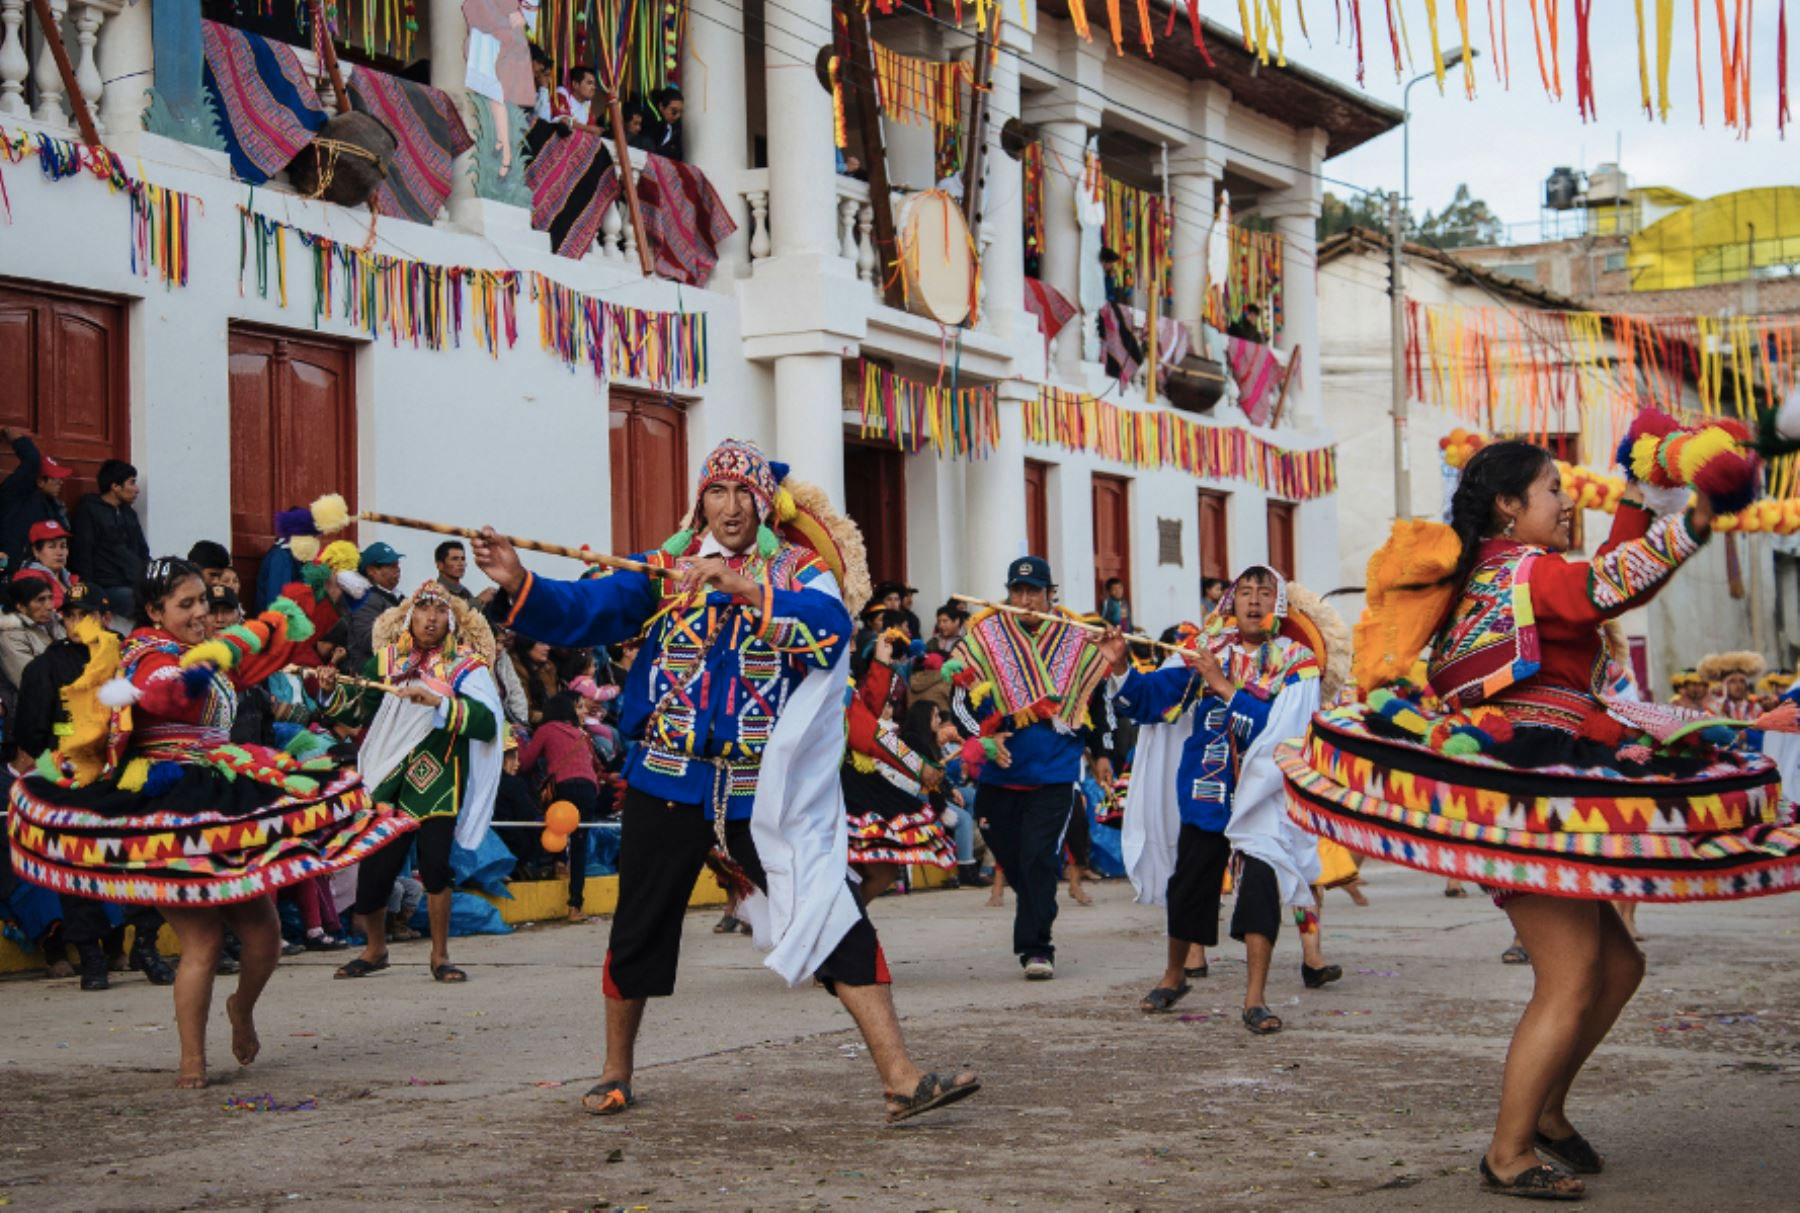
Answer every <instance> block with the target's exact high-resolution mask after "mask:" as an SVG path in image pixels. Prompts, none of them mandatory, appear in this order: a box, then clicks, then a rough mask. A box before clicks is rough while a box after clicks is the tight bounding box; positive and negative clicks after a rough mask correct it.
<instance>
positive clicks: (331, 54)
mask: <svg viewBox="0 0 1800 1213" xmlns="http://www.w3.org/2000/svg"><path fill="white" fill-rule="evenodd" d="M311 6H312V20H313V28H314V29H315V30H317V31H318V32H319V38H318V41H319V45H320V46H321V47H322V48H323V50H322V51H321V53H322V54H323V55H324V57H325V58H324V62H323V63H321V64H319V66H320V67H322V68H324V69H325V75H326V76H327V77H328V78H329V79H330V80H331V93H332V96H334V97H336V98H337V112H338V113H340V114H347V113H349V112H350V90H349V89H347V88H345V87H344V72H343V69H342V68H340V67H339V66H338V57H337V44H336V43H334V42H333V41H332V40H331V27H330V26H328V25H326V24H325V3H324V0H311ZM374 209H375V208H374V207H373V206H371V207H370V208H369V210H370V212H371V213H373V211H374Z"/></svg>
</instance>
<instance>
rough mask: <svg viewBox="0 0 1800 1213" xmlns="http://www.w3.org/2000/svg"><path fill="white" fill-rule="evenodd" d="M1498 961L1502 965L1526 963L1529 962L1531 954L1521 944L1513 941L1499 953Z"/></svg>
mask: <svg viewBox="0 0 1800 1213" xmlns="http://www.w3.org/2000/svg"><path fill="white" fill-rule="evenodd" d="M1500 963H1501V964H1503V965H1528V964H1530V963H1531V955H1530V953H1528V952H1526V951H1525V949H1524V948H1523V947H1522V946H1521V945H1519V944H1516V943H1515V944H1514V945H1513V946H1512V947H1510V948H1508V949H1506V951H1504V952H1502V953H1500Z"/></svg>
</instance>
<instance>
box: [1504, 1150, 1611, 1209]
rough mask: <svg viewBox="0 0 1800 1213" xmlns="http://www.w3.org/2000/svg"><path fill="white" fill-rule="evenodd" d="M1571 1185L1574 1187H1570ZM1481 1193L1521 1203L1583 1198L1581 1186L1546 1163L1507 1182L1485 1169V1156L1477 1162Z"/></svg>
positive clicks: (1582, 1186) (1527, 1170) (1584, 1190)
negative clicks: (1517, 1199) (1516, 1199)
mask: <svg viewBox="0 0 1800 1213" xmlns="http://www.w3.org/2000/svg"><path fill="white" fill-rule="evenodd" d="M1571 1184H1573V1185H1574V1186H1573V1187H1570V1186H1569V1185H1571ZM1481 1190H1482V1191H1483V1192H1488V1193H1492V1194H1493V1195H1495V1196H1517V1197H1520V1198H1522V1199H1524V1200H1580V1199H1582V1198H1583V1197H1585V1196H1586V1195H1587V1186H1586V1185H1585V1184H1583V1183H1582V1182H1581V1181H1580V1180H1579V1179H1576V1178H1575V1177H1574V1176H1573V1175H1568V1174H1565V1173H1564V1172H1562V1171H1558V1170H1557V1169H1556V1168H1555V1167H1553V1166H1551V1165H1550V1164H1549V1163H1545V1164H1543V1165H1542V1166H1538V1167H1530V1168H1527V1169H1526V1170H1524V1171H1521V1172H1519V1173H1518V1174H1517V1175H1515V1176H1513V1177H1512V1178H1511V1179H1509V1180H1502V1179H1501V1178H1500V1177H1499V1176H1498V1175H1495V1174H1494V1168H1492V1167H1490V1166H1488V1160H1487V1157H1486V1156H1485V1155H1483V1156H1482V1159H1481Z"/></svg>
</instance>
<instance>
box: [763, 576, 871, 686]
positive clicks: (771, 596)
mask: <svg viewBox="0 0 1800 1213" xmlns="http://www.w3.org/2000/svg"><path fill="white" fill-rule="evenodd" d="M800 578H801V580H802V582H803V584H802V585H801V587H800V588H799V589H797V590H783V589H777V588H775V587H774V586H773V585H771V584H767V583H765V584H764V586H763V600H762V605H761V607H760V608H758V614H759V616H760V618H759V621H758V625H757V635H759V636H760V637H761V638H762V639H764V640H766V641H767V642H768V643H769V644H770V645H772V646H773V647H775V648H777V649H779V650H780V651H781V652H783V653H785V654H786V655H787V657H788V659H789V660H790V661H792V662H794V663H796V664H798V665H802V666H809V667H817V668H819V669H823V670H828V669H830V668H831V667H832V666H834V665H836V664H837V659H838V656H839V654H841V653H842V652H843V651H844V646H846V645H848V644H849V643H850V612H849V611H847V610H845V609H844V602H843V599H842V598H840V597H838V593H837V583H836V581H835V580H833V578H832V576H831V574H830V573H828V572H821V571H817V570H810V569H803V570H801V573H800Z"/></svg>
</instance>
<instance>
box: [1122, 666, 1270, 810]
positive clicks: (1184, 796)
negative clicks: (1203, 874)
mask: <svg viewBox="0 0 1800 1213" xmlns="http://www.w3.org/2000/svg"><path fill="white" fill-rule="evenodd" d="M1114 702H1116V703H1117V704H1118V706H1119V708H1120V709H1121V710H1122V711H1123V712H1124V714H1125V716H1126V717H1127V718H1129V719H1131V720H1135V721H1137V722H1138V723H1139V724H1171V723H1173V722H1174V721H1176V720H1178V719H1180V718H1181V714H1182V713H1183V712H1188V711H1191V712H1193V713H1194V731H1193V733H1192V734H1191V735H1189V737H1188V740H1187V744H1186V745H1185V746H1183V747H1182V750H1181V762H1180V763H1179V764H1177V766H1176V768H1175V784H1176V788H1175V790H1176V795H1177V798H1178V800H1177V802H1178V803H1179V805H1180V807H1181V824H1182V825H1188V826H1196V827H1198V828H1200V829H1202V830H1210V831H1212V832H1213V833H1215V834H1223V833H1224V832H1225V825H1226V823H1227V822H1229V821H1230V820H1231V794H1232V792H1233V790H1234V789H1235V788H1236V785H1237V770H1236V767H1235V766H1234V765H1233V763H1232V761H1231V747H1232V741H1233V740H1234V739H1235V740H1236V742H1237V748H1238V749H1239V750H1242V749H1243V748H1244V747H1245V746H1248V745H1249V744H1250V743H1251V741H1253V740H1255V738H1256V735H1257V734H1258V733H1259V732H1261V731H1262V727H1263V725H1264V724H1265V723H1266V722H1267V721H1268V719H1269V704H1270V701H1269V700H1267V699H1263V698H1260V697H1259V696H1257V695H1255V694H1253V693H1251V692H1249V691H1246V690H1243V689H1241V688H1240V689H1239V690H1238V691H1237V692H1236V693H1235V694H1234V695H1232V697H1231V698H1230V700H1223V699H1220V698H1219V697H1218V696H1217V695H1214V694H1213V693H1212V692H1211V691H1209V690H1207V688H1206V684H1205V683H1204V682H1202V681H1201V680H1200V676H1199V675H1198V674H1196V673H1195V672H1194V671H1192V670H1189V669H1184V668H1181V667H1171V668H1170V669H1166V670H1153V671H1151V672H1150V673H1148V674H1143V673H1139V672H1138V671H1137V670H1132V671H1130V672H1128V673H1127V674H1126V675H1125V679H1124V683H1123V685H1121V686H1120V688H1119V692H1118V695H1117V696H1116V697H1115V699H1114Z"/></svg>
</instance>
